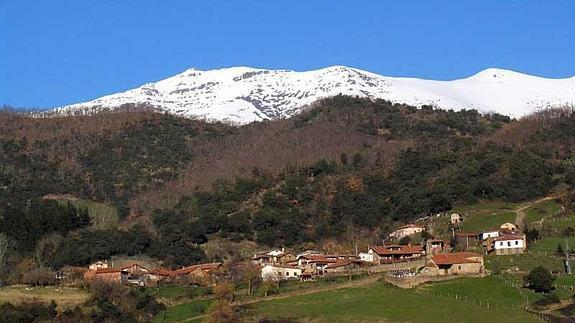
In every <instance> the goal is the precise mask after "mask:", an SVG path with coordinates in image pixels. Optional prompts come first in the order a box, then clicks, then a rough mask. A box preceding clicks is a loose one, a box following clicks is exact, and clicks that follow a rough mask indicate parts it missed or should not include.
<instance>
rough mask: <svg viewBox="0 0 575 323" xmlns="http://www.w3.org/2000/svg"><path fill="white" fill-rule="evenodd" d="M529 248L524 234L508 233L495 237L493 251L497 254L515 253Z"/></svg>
mask: <svg viewBox="0 0 575 323" xmlns="http://www.w3.org/2000/svg"><path fill="white" fill-rule="evenodd" d="M525 249H527V242H526V239H525V235H524V234H506V235H502V236H499V237H497V238H494V239H493V251H495V254H496V255H515V254H520V253H523V251H524V250H525Z"/></svg>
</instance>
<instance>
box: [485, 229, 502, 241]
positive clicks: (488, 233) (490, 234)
mask: <svg viewBox="0 0 575 323" xmlns="http://www.w3.org/2000/svg"><path fill="white" fill-rule="evenodd" d="M497 237H499V229H489V230H485V231H483V232H481V240H483V241H485V240H487V239H489V238H497Z"/></svg>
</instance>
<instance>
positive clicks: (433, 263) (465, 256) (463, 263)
mask: <svg viewBox="0 0 575 323" xmlns="http://www.w3.org/2000/svg"><path fill="white" fill-rule="evenodd" d="M426 272H427V274H428V275H434V276H447V275H466V274H483V273H484V272H485V267H484V261H483V255H480V254H478V253H473V252H455V253H443V254H437V255H434V256H433V257H432V258H431V260H430V261H429V262H428V263H427V265H426Z"/></svg>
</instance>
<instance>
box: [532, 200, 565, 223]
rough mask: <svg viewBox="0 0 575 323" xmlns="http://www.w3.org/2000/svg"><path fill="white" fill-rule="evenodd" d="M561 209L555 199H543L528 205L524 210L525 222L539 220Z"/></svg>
mask: <svg viewBox="0 0 575 323" xmlns="http://www.w3.org/2000/svg"><path fill="white" fill-rule="evenodd" d="M560 209H561V205H560V204H559V203H557V202H555V201H544V202H541V203H538V204H535V205H534V206H532V207H530V208H529V209H527V210H526V211H525V213H526V216H525V223H526V224H527V225H529V224H531V223H533V222H536V221H539V220H541V219H542V218H544V217H545V216H547V215H550V214H554V213H555V212H557V211H559V210H560Z"/></svg>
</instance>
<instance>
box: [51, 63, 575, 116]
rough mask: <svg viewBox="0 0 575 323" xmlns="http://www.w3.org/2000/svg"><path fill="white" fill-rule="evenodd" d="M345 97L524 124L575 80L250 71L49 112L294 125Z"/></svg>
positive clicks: (192, 73) (562, 98) (199, 77)
mask: <svg viewBox="0 0 575 323" xmlns="http://www.w3.org/2000/svg"><path fill="white" fill-rule="evenodd" d="M340 93H341V94H347V95H358V96H362V97H369V98H382V99H387V100H390V101H392V102H398V103H407V104H410V105H415V106H421V105H426V104H427V105H434V106H437V107H440V108H444V109H454V110H460V109H476V110H479V111H480V112H497V113H501V114H505V115H509V116H512V117H521V116H524V115H526V114H529V113H531V112H533V111H535V110H537V109H539V108H544V107H550V106H558V105H573V104H574V103H575V77H572V78H566V79H547V78H541V77H535V76H531V75H526V74H521V73H517V72H513V71H508V70H502V69H493V68H491V69H486V70H484V71H482V72H480V73H478V74H475V75H473V76H471V77H469V78H465V79H459V80H453V81H434V80H424V79H417V78H400V77H387V76H381V75H378V74H375V73H371V72H367V71H362V70H359V69H355V68H350V67H345V66H333V67H328V68H324V69H320V70H315V71H307V72H295V71H287V70H266V69H255V68H249V67H232V68H224V69H218V70H210V71H201V70H197V69H189V70H186V71H185V72H183V73H181V74H178V75H176V76H173V77H170V78H167V79H164V80H161V81H158V82H156V83H147V84H144V85H142V86H140V87H138V88H135V89H132V90H128V91H126V92H121V93H117V94H112V95H107V96H104V97H101V98H98V99H95V100H93V101H89V102H83V103H78V104H73V105H69V106H64V107H60V108H56V109H54V110H53V111H52V112H55V113H58V114H91V113H96V112H98V111H100V110H103V109H114V108H117V107H119V106H121V105H123V104H127V103H135V104H146V105H148V106H153V107H156V108H158V109H159V110H162V111H165V112H168V113H172V114H176V115H182V116H185V117H191V118H204V119H208V120H220V121H225V122H232V123H240V124H243V123H249V122H252V121H260V120H267V119H278V118H286V117H290V116H293V115H295V114H297V113H298V112H300V111H302V109H303V108H305V107H306V106H307V105H309V104H310V103H312V102H314V101H316V100H318V99H320V98H324V97H329V96H334V95H337V94H340Z"/></svg>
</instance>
